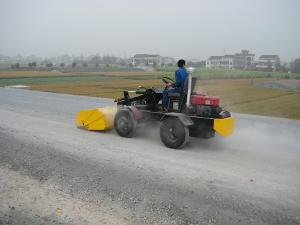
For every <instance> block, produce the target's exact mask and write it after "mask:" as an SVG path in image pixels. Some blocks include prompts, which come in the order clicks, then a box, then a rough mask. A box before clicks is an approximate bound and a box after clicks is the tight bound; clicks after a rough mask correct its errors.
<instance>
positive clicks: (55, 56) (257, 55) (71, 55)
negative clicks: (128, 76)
mask: <svg viewBox="0 0 300 225" xmlns="http://www.w3.org/2000/svg"><path fill="white" fill-rule="evenodd" d="M242 50H248V49H241V50H240V51H239V52H234V53H226V54H220V55H210V56H207V57H206V58H196V57H194V58H188V57H173V56H169V55H162V54H159V53H136V54H149V55H159V56H161V57H171V58H173V59H175V60H178V59H181V58H183V59H185V60H187V61H206V60H207V59H208V58H209V57H211V56H223V55H234V54H236V53H240V52H241V51H242ZM249 53H252V54H254V58H255V59H258V58H259V57H260V56H261V55H278V54H255V52H252V51H249ZM136 54H133V55H131V56H127V58H125V57H123V56H120V55H114V54H100V53H94V54H78V55H75V54H68V53H65V54H60V55H53V56H39V55H35V54H30V55H22V54H17V55H5V54H3V53H1V52H0V55H2V56H7V57H10V58H14V57H18V56H21V57H22V58H23V59H27V58H30V57H36V58H40V59H42V60H45V59H49V58H59V57H62V56H69V57H81V56H82V57H84V58H87V57H90V56H100V57H104V56H109V57H117V58H121V59H129V58H132V57H134V55H136ZM278 56H279V58H280V60H281V62H288V63H289V62H292V61H294V60H295V59H297V58H293V59H290V60H284V59H282V58H281V57H280V55H278ZM298 58H300V56H299V57H298Z"/></svg>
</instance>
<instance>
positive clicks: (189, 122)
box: [161, 113, 194, 127]
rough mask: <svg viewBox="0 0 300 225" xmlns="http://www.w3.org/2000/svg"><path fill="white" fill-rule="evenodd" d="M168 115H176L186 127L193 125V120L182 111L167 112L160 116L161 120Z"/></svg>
mask: <svg viewBox="0 0 300 225" xmlns="http://www.w3.org/2000/svg"><path fill="white" fill-rule="evenodd" d="M170 116H171V117H177V118H178V119H179V120H180V122H181V123H182V124H183V125H184V126H186V127H188V126H192V125H194V122H193V121H192V120H191V118H190V117H189V116H187V115H185V114H182V113H167V114H165V115H164V116H163V117H162V118H161V120H164V119H165V118H167V117H170Z"/></svg>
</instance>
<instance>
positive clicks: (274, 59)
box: [255, 55, 280, 71]
mask: <svg viewBox="0 0 300 225" xmlns="http://www.w3.org/2000/svg"><path fill="white" fill-rule="evenodd" d="M255 68H256V69H258V70H266V71H276V70H278V69H279V68H280V58H279V56H278V55H261V56H260V57H259V58H258V60H257V61H256V62H255Z"/></svg>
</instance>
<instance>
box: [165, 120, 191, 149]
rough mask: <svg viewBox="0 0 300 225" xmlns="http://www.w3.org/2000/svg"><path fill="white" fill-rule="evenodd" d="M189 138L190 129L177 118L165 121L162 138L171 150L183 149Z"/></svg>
mask: <svg viewBox="0 0 300 225" xmlns="http://www.w3.org/2000/svg"><path fill="white" fill-rule="evenodd" d="M189 136H190V134H189V128H188V127H186V126H184V125H183V124H182V122H181V121H180V120H179V119H178V118H176V117H174V118H173V117H171V118H167V119H165V120H164V121H163V122H162V124H161V126H160V138H161V140H162V142H163V143H164V144H165V145H166V146H167V147H169V148H175V149H179V148H183V147H184V146H185V145H186V143H187V142H188V140H189Z"/></svg>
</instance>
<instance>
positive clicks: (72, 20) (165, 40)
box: [0, 0, 300, 60]
mask: <svg viewBox="0 0 300 225" xmlns="http://www.w3.org/2000/svg"><path fill="white" fill-rule="evenodd" d="M241 49H249V50H250V51H253V52H254V53H256V56H258V55H260V54H278V55H279V56H280V57H281V58H282V59H283V60H290V59H294V58H296V57H300V0H180V1H179V0H147V1H146V0H106V1H104V0H0V54H4V55H11V56H12V55H17V54H22V55H25V56H26V55H30V54H35V55H37V56H42V57H45V56H57V55H61V54H65V53H68V54H71V55H72V54H76V55H79V54H83V55H89V54H95V53H99V54H100V55H103V54H112V55H116V56H121V57H129V56H132V55H133V54H135V53H157V54H161V55H164V56H173V57H176V58H177V57H183V58H187V59H206V58H207V57H209V56H211V55H222V54H231V53H236V52H237V51H240V50H241Z"/></svg>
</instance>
